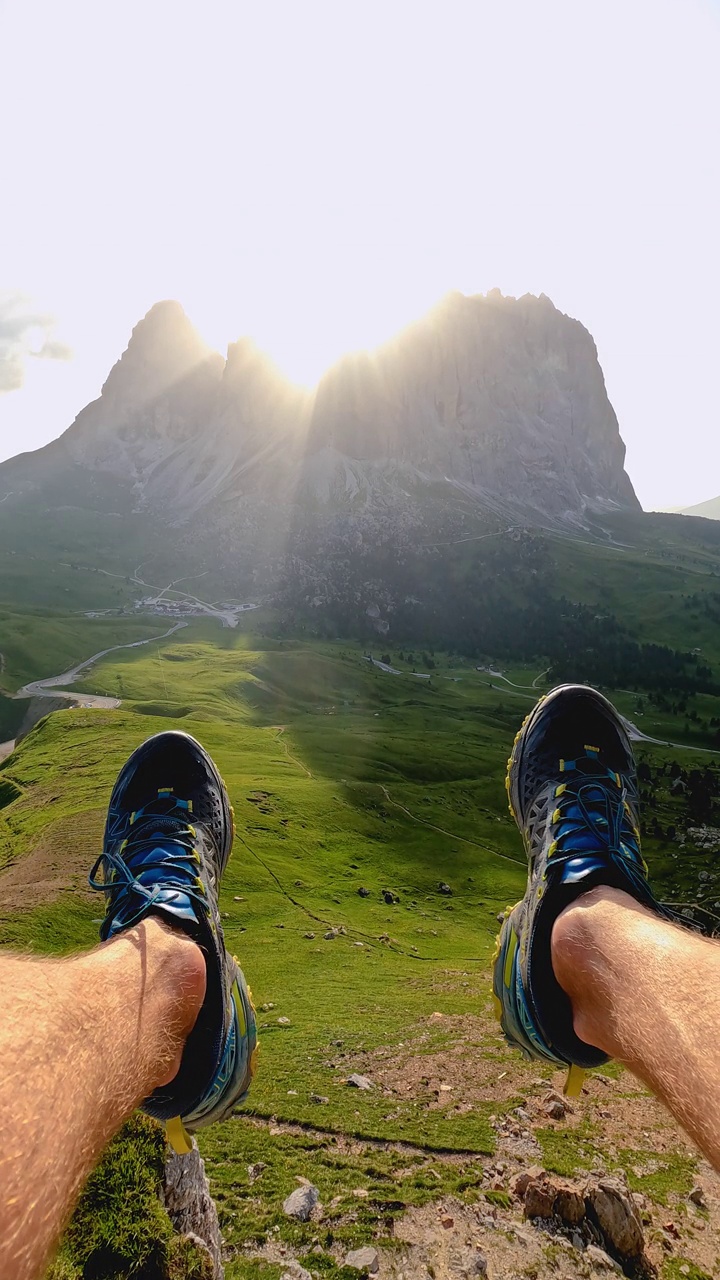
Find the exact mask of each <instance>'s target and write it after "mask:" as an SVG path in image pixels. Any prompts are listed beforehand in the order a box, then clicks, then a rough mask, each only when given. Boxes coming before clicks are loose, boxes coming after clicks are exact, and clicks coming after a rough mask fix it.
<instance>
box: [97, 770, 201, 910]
mask: <svg viewBox="0 0 720 1280" xmlns="http://www.w3.org/2000/svg"><path fill="white" fill-rule="evenodd" d="M189 813H190V805H189V804H188V802H187V801H186V800H181V799H179V798H177V797H175V796H173V795H172V794H171V793H170V792H169V791H168V790H167V789H163V790H161V791H159V792H158V797H157V800H151V801H150V802H149V803H148V804H146V805H143V806H142V807H141V808H140V809H137V810H135V811H134V812H133V813H131V815H130V819H129V822H128V821H127V818H126V815H123V818H124V819H125V821H124V823H123V826H124V827H126V829H127V830H128V835H127V836H126V837H125V838H124V839H123V841H122V843H121V844H120V846H119V847H118V848H117V849H116V850H113V849H105V850H104V851H103V852H102V853H101V854H100V857H99V858H98V859H97V861H96V863H95V865H94V866H93V868H92V871H91V872H90V875H89V876H88V880H89V883H90V886H91V888H93V889H97V890H99V891H100V892H101V893H105V894H107V895H109V901H108V904H107V909H106V915H113V916H114V915H116V914H117V913H118V912H119V911H120V910H122V912H123V916H124V921H123V923H124V927H126V928H128V927H130V926H132V925H133V924H137V923H138V922H139V921H140V920H141V919H143V918H144V917H145V916H146V915H147V913H148V911H150V910H151V908H152V907H153V905H154V903H155V902H157V901H159V900H160V898H161V895H162V896H164V895H165V894H166V892H167V891H168V890H170V891H175V892H178V893H182V894H184V895H185V896H186V897H188V898H189V899H190V900H191V901H192V902H194V903H195V904H197V905H198V906H200V907H201V908H202V909H203V911H207V895H206V891H205V886H204V885H203V883H202V880H201V879H200V876H199V875H198V872H199V870H200V855H199V854H198V852H197V849H196V848H195V841H196V839H197V832H196V830H195V827H194V826H192V825H191V824H190V823H189V821H188V815H189ZM110 839H112V825H111V830H110ZM100 870H102V873H103V878H102V880H99V879H98V878H97V876H98V873H99V872H100ZM133 904H136V906H135V907H134V909H133Z"/></svg>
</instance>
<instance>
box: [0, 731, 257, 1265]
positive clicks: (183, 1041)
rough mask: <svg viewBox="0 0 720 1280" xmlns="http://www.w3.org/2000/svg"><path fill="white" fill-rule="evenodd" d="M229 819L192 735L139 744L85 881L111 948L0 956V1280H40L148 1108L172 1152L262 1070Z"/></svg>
mask: <svg viewBox="0 0 720 1280" xmlns="http://www.w3.org/2000/svg"><path fill="white" fill-rule="evenodd" d="M232 837H233V823H232V810H231V808H230V803H229V800H228V797H227V793H226V791H225V787H224V785H223V782H222V779H221V778H220V775H219V774H218V772H217V769H216V768H215V766H214V764H213V762H212V760H211V759H210V757H209V756H208V755H207V752H205V751H204V750H203V748H202V747H201V746H200V744H199V743H197V742H195V740H194V739H193V738H190V737H189V736H188V735H187V734H183V733H164V734H158V735H156V736H155V737H154V738H151V739H149V740H148V742H146V743H144V744H143V746H142V747H140V748H138V750H137V751H135V752H134V753H133V755H132V756H131V757H130V759H129V760H128V762H127V763H126V765H125V767H124V768H123V769H122V770H121V772H120V775H119V777H118V779H117V782H116V784H115V787H114V788H113V793H112V796H111V799H110V808H109V812H108V820H107V824H106V829H105V838H104V846H103V852H102V855H101V856H100V858H99V859H98V861H97V863H96V865H95V867H94V868H93V871H92V873H91V877H90V882H91V884H92V885H93V887H95V888H98V889H102V890H103V891H104V893H105V894H106V896H107V909H106V913H105V918H104V920H103V923H102V927H101V931H100V932H101V937H102V939H103V942H104V945H102V946H100V947H99V948H97V949H96V950H95V951H93V952H90V953H89V954H86V955H82V956H76V957H73V958H71V959H66V960H47V959H33V958H30V957H20V956H12V955H5V956H3V955H2V954H0V1070H1V1071H2V1077H1V1078H0V1142H1V1143H2V1147H1V1148H0V1176H1V1181H0V1236H1V1239H0V1276H2V1277H3V1278H4V1277H6V1276H7V1277H8V1280H11V1278H12V1280H16V1278H17V1280H31V1278H34V1277H35V1276H37V1275H38V1273H39V1269H40V1268H41V1267H42V1264H43V1262H44V1260H45V1259H46V1257H47V1253H48V1250H49V1249H50V1248H51V1247H52V1244H53V1242H54V1240H55V1239H56V1238H57V1235H58V1233H59V1231H60V1229H61V1227H62V1223H63V1222H64V1221H65V1219H66V1218H67V1216H68V1215H69V1213H70V1211H71V1209H72V1205H73V1202H74V1199H75V1197H76V1195H77V1192H78V1190H79V1188H80V1186H81V1185H82V1182H83V1180H84V1178H85V1176H86V1175H87V1173H88V1172H89V1171H90V1169H91V1168H92V1167H93V1165H94V1164H95V1162H96V1161H97V1158H98V1157H99V1155H100V1153H101V1151H102V1149H103V1147H104V1146H105V1144H106V1142H107V1141H108V1139H109V1138H110V1137H111V1136H112V1134H113V1133H114V1132H115V1130H116V1129H117V1128H118V1127H119V1125H120V1124H121V1123H122V1121H123V1119H124V1118H125V1117H126V1116H127V1115H129V1114H130V1112H131V1111H132V1110H133V1108H134V1107H135V1106H137V1105H138V1104H142V1107H143V1109H144V1110H145V1111H147V1112H148V1114H150V1115H152V1116H154V1117H156V1118H157V1119H160V1120H165V1121H166V1122H167V1127H168V1137H169V1139H170V1141H171V1142H172V1143H173V1145H174V1146H175V1148H176V1150H178V1151H183V1150H188V1149H189V1146H188V1136H187V1133H186V1132H185V1128H187V1129H189V1130H190V1131H193V1130H195V1129H198V1128H200V1127H201V1126H203V1125H206V1124H209V1123H211V1122H212V1121H214V1120H217V1119H222V1118H223V1117H224V1116H226V1115H229V1114H230V1112H231V1111H232V1109H233V1108H234V1107H235V1106H236V1105H238V1104H239V1103H240V1102H242V1101H243V1099H244V1097H245V1094H246V1093H247V1090H248V1088H249V1085H250V1081H251V1078H252V1075H253V1071H254V1061H255V1051H256V1028H255V1017H254V1012H253V1009H252V1003H251V1000H250V995H249V991H248V988H247V986H246V985H245V980H244V978H243V975H242V972H241V971H240V968H239V965H238V963H237V961H236V960H235V959H234V957H232V956H230V955H228V953H227V952H226V949H225V944H224V939H223V931H222V925H221V920H220V910H219V903H218V890H219V885H220V880H221V877H222V874H223V871H224V869H225V866H226V864H227V860H228V858H229V856H230V851H231V846H232Z"/></svg>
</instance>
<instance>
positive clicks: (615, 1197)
mask: <svg viewBox="0 0 720 1280" xmlns="http://www.w3.org/2000/svg"><path fill="white" fill-rule="evenodd" d="M586 1198H587V1203H588V1208H589V1209H590V1210H591V1211H592V1214H593V1216H594V1217H595V1219H596V1220H597V1224H598V1226H599V1227H600V1230H601V1231H602V1233H603V1235H604V1237H605V1239H606V1240H607V1242H608V1244H609V1245H610V1246H611V1248H612V1249H614V1250H615V1252H617V1253H619V1254H622V1256H623V1257H625V1258H639V1257H640V1255H641V1254H642V1252H643V1250H644V1248H645V1238H644V1235H643V1229H642V1222H641V1220H640V1214H639V1213H638V1210H637V1206H636V1204H635V1202H634V1200H633V1198H632V1195H631V1194H630V1192H629V1191H628V1189H627V1187H626V1186H624V1185H623V1183H622V1182H621V1181H620V1179H619V1178H600V1179H599V1180H598V1182H597V1183H590V1184H588V1187H587V1192H586Z"/></svg>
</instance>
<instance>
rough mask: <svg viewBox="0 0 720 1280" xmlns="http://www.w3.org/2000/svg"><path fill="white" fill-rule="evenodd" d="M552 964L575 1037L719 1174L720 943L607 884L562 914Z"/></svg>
mask: <svg viewBox="0 0 720 1280" xmlns="http://www.w3.org/2000/svg"><path fill="white" fill-rule="evenodd" d="M552 965H553V969H554V971H555V976H556V977H557V979H558V982H559V983H560V986H561V987H562V988H563V990H564V991H565V992H566V994H567V995H568V996H569V998H570V1003H571V1005H572V1013H573V1022H574V1029H575V1032H576V1034H577V1036H578V1037H579V1038H580V1039H581V1040H582V1041H584V1042H585V1043H587V1044H590V1045H594V1046H596V1047H597V1048H598V1049H600V1050H602V1051H603V1052H605V1053H606V1054H608V1055H609V1056H611V1057H613V1058H617V1059H618V1061H620V1062H622V1063H623V1064H624V1065H625V1066H627V1067H628V1068H629V1069H630V1070H631V1071H632V1072H634V1074H635V1075H637V1076H639V1077H640V1079H642V1080H643V1081H644V1082H645V1083H646V1084H647V1085H649V1087H650V1088H651V1089H652V1090H653V1092H654V1093H656V1094H657V1095H658V1097H660V1098H661V1099H662V1101H663V1102H664V1103H665V1104H666V1106H667V1107H668V1108H669V1110H670V1111H672V1113H673V1115H674V1116H675V1118H676V1119H677V1120H678V1121H679V1122H680V1124H682V1125H683V1127H684V1128H685V1129H686V1130H687V1132H688V1133H689V1134H690V1136H691V1137H692V1138H693V1139H694V1141H695V1142H696V1143H697V1144H698V1146H699V1147H700V1148H701V1149H702V1151H703V1152H704V1153H705V1155H706V1156H707V1158H708V1160H710V1161H711V1163H712V1164H713V1165H714V1166H715V1168H716V1169H719V1170H720V1112H719V1110H718V1099H719V1098H720V1052H718V1042H719V1040H720V944H718V943H717V942H715V941H713V940H711V939H708V938H703V937H701V936H700V935H698V934H696V933H692V932H691V931H690V930H688V929H683V928H679V927H678V926H677V925H675V924H672V923H670V922H668V921H666V920H663V919H660V918H659V917H658V916H657V915H656V914H655V913H654V912H653V911H651V910H649V909H647V908H646V907H643V906H641V905H640V904H639V903H638V902H636V901H634V900H633V899H632V898H631V897H629V896H628V895H627V894H625V893H622V892H619V891H618V890H617V889H611V888H607V887H601V888H595V889H592V890H590V892H588V893H586V894H583V896H582V897H580V898H577V899H576V900H575V902H573V903H572V905H570V906H569V907H567V908H566V909H565V910H564V911H562V912H561V913H560V915H559V916H558V917H557V919H556V921H555V923H554V926H553V931H552Z"/></svg>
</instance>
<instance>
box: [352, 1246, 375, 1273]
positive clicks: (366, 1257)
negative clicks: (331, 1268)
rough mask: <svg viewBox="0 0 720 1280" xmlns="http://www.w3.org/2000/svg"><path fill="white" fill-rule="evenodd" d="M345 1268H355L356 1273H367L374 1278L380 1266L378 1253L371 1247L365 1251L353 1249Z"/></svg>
mask: <svg viewBox="0 0 720 1280" xmlns="http://www.w3.org/2000/svg"><path fill="white" fill-rule="evenodd" d="M345 1266H346V1267H355V1269H356V1271H367V1272H368V1274H369V1275H371V1276H374V1275H375V1273H376V1271H377V1269H378V1267H379V1266H380V1258H379V1256H378V1251H377V1249H372V1248H371V1247H370V1246H369V1245H368V1246H367V1247H366V1248H364V1249H351V1250H350V1253H349V1254H348V1255H347V1257H346V1259H345Z"/></svg>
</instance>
